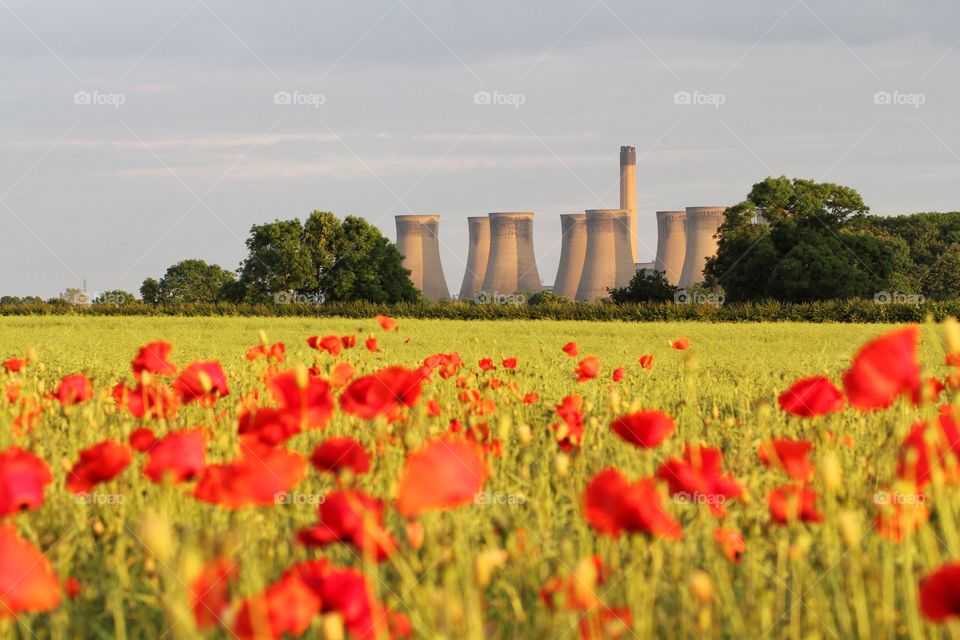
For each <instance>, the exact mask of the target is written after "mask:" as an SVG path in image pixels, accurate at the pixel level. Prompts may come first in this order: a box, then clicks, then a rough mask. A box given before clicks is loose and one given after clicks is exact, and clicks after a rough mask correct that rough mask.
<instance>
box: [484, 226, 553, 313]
mask: <svg viewBox="0 0 960 640" xmlns="http://www.w3.org/2000/svg"><path fill="white" fill-rule="evenodd" d="M489 217H490V258H489V259H488V260H487V272H486V274H485V275H484V278H483V288H482V290H483V291H486V292H487V293H491V294H494V293H495V294H501V295H509V294H511V293H514V292H516V291H522V292H524V293H536V292H538V291H540V290H542V289H543V284H542V283H541V282H540V273H539V272H538V271H537V259H536V257H535V255H534V252H533V213H532V212H529V211H523V212H518V211H509V212H508V211H504V212H494V213H491V214H490V216H489Z"/></svg>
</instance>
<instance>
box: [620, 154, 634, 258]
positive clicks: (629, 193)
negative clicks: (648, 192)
mask: <svg viewBox="0 0 960 640" xmlns="http://www.w3.org/2000/svg"><path fill="white" fill-rule="evenodd" d="M620 208H621V209H626V210H627V211H629V212H630V259H631V260H632V261H633V262H636V261H637V150H636V148H634V147H620Z"/></svg>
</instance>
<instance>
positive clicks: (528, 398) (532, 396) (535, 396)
mask: <svg viewBox="0 0 960 640" xmlns="http://www.w3.org/2000/svg"><path fill="white" fill-rule="evenodd" d="M539 399H540V394H539V393H528V394H526V395H525V396H523V404H533V403H534V402H536V401H537V400H539Z"/></svg>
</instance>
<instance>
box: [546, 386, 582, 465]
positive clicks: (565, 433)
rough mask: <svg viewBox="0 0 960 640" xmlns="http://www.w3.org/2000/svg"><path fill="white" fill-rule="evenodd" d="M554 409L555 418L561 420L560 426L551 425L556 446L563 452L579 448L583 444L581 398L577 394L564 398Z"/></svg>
mask: <svg viewBox="0 0 960 640" xmlns="http://www.w3.org/2000/svg"><path fill="white" fill-rule="evenodd" d="M556 409H557V416H559V418H560V419H561V420H563V423H562V424H553V425H552V428H553V432H554V436H555V437H556V439H557V444H559V445H560V448H561V449H562V450H563V451H570V450H571V449H574V448H577V447H579V446H580V443H581V442H583V422H584V413H583V397H581V396H579V395H577V394H573V395H570V396H566V397H565V398H564V399H563V401H562V402H561V403H560V404H558V405H557V407H556Z"/></svg>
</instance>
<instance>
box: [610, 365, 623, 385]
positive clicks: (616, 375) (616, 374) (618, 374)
mask: <svg viewBox="0 0 960 640" xmlns="http://www.w3.org/2000/svg"><path fill="white" fill-rule="evenodd" d="M623 373H624V371H623V367H620V368H619V369H614V370H613V375H611V376H610V379H611V380H613V381H614V382H620V381H621V380H623Z"/></svg>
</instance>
